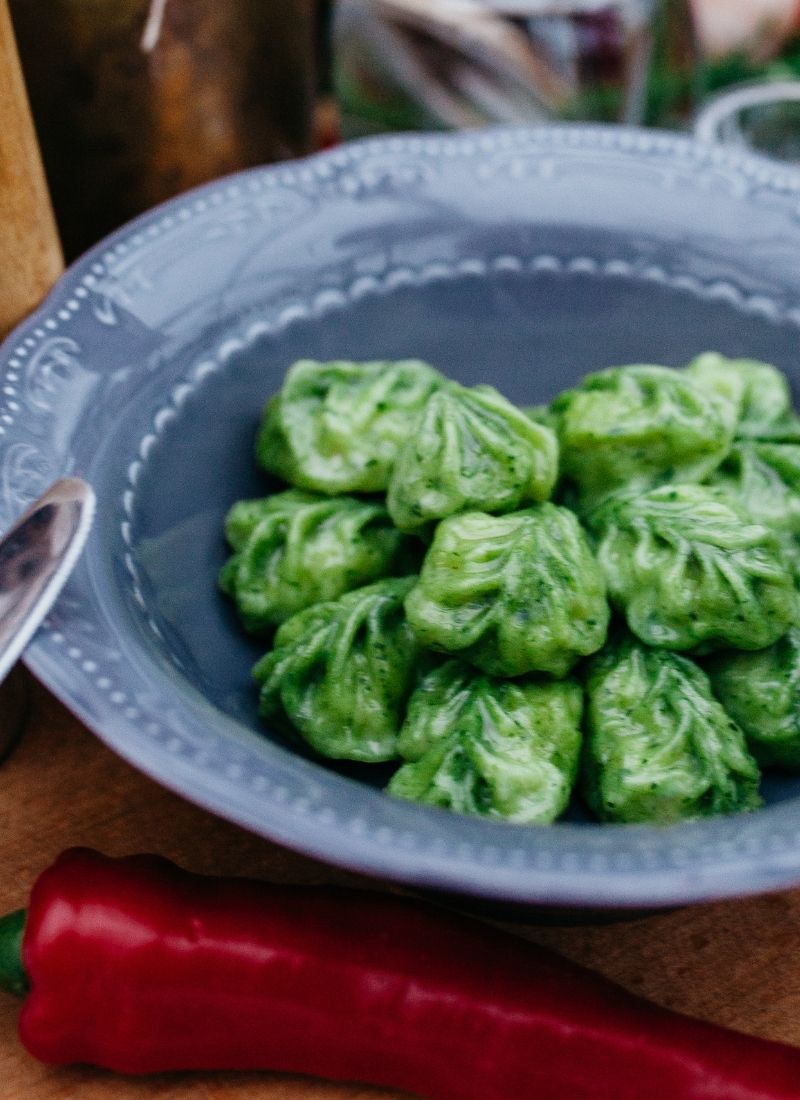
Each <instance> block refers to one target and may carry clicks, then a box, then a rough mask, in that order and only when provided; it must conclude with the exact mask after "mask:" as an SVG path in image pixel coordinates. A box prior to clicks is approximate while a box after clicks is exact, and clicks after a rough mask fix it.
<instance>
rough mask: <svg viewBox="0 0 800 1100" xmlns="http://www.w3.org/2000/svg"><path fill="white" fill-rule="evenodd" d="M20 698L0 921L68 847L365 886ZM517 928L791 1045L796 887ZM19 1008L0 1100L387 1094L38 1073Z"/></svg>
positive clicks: (712, 1016)
mask: <svg viewBox="0 0 800 1100" xmlns="http://www.w3.org/2000/svg"><path fill="white" fill-rule="evenodd" d="M26 675H27V674H26ZM31 694H32V707H31V711H30V716H29V718H28V721H27V723H26V729H25V732H24V735H23V737H22V740H21V742H20V743H19V745H18V746H17V748H16V750H15V751H14V753H13V754H12V756H11V757H10V759H9V760H8V761H7V762H6V763H5V764H4V765H2V767H0V837H2V844H0V912H5V911H7V910H10V909H14V908H17V907H19V906H21V905H24V904H25V901H26V898H27V895H28V890H29V888H30V885H31V883H32V881H33V879H34V878H35V876H36V875H37V873H38V872H39V871H40V870H42V869H43V868H44V867H45V866H46V865H47V864H48V863H49V862H50V861H51V860H52V859H53V858H54V857H55V856H56V855H57V854H58V852H60V851H61V850H62V849H63V848H66V847H69V846H70V845H74V844H83V845H90V846H92V847H95V848H98V849H100V850H102V851H104V852H107V853H109V854H111V855H122V854H126V853H131V852H144V851H148V852H160V853H161V854H162V855H166V856H168V857H170V858H171V859H174V860H176V861H177V862H179V863H181V864H182V865H184V866H185V867H188V868H190V869H192V870H195V871H200V872H207V873H214V874H226V873H231V874H247V875H254V876H257V877H261V878H264V879H269V880H273V881H278V882H303V883H315V882H343V883H351V884H361V883H363V881H364V880H360V879H358V878H356V877H355V876H353V875H348V874H345V873H343V872H341V871H337V870H334V869H332V868H328V867H326V866H324V865H322V864H320V863H316V862H314V861H312V860H309V859H306V858H304V857H303V856H300V855H296V854H294V853H292V852H289V851H287V850H286V849H284V848H280V847H278V846H277V845H274V844H271V843H269V842H267V841H265V840H262V839H259V838H258V837H255V836H253V835H251V834H249V833H247V832H245V831H244V830H242V829H239V828H237V827H236V826H234V825H230V824H228V823H227V822H225V821H221V820H219V819H218V818H215V817H213V816H212V815H210V814H208V813H206V812H205V811H203V810H201V809H198V808H197V807H195V806H193V805H190V804H189V803H188V802H185V801H184V800H182V799H181V798H179V797H178V796H176V795H174V794H172V793H170V792H169V791H167V790H164V789H163V788H162V787H160V786H158V785H157V784H155V783H153V782H152V781H151V780H149V779H147V778H145V777H144V776H142V775H140V774H139V773H138V772H136V771H134V769H133V768H131V767H129V765H127V764H126V763H124V762H123V761H122V760H121V759H119V757H117V756H115V755H114V754H113V753H112V752H111V751H110V750H109V749H107V748H106V747H105V746H104V745H103V744H101V743H100V741H99V740H97V739H96V738H95V737H94V736H93V735H92V734H90V733H89V732H88V731H87V730H86V729H85V728H84V727H83V726H82V725H81V723H80V722H78V721H77V720H76V719H75V718H74V717H72V715H70V714H69V713H68V712H67V711H66V710H65V709H64V708H63V707H62V706H61V705H60V704H59V703H58V702H56V701H55V700H54V699H53V697H52V696H51V695H50V694H49V693H48V692H47V691H46V690H45V689H44V688H42V687H40V686H39V685H36V684H34V685H33V687H32V693H31ZM370 885H373V886H374V885H381V884H376V883H375V882H371V883H370ZM514 931H515V932H516V933H517V934H519V935H523V936H526V937H529V938H530V939H533V940H536V941H538V942H540V943H543V944H547V945H549V946H551V947H553V948H555V949H556V950H558V951H560V952H562V953H563V954H564V955H568V956H570V957H571V958H573V959H576V960H578V961H580V962H582V963H584V964H586V965H588V966H591V967H593V968H595V969H597V970H599V971H602V972H603V973H604V974H606V975H608V976H609V977H611V978H614V979H615V980H617V981H619V982H620V983H621V984H623V985H625V986H627V987H628V988H629V989H632V990H635V991H636V992H638V993H641V994H644V995H645V996H647V997H650V998H652V999H653V1000H655V1001H658V1002H659V1003H661V1004H663V1005H668V1006H670V1007H673V1008H677V1009H680V1010H683V1011H685V1012H688V1013H691V1014H693V1015H696V1016H702V1017H705V1018H707V1019H709V1020H716V1021H718V1022H720V1023H723V1024H727V1025H729V1026H732V1027H736V1028H740V1029H741V1030H743V1031H749V1032H752V1033H754V1034H757V1035H764V1036H767V1037H770V1038H774V1039H782V1040H785V1041H786V1042H790V1043H795V1044H797V1045H799V1046H800V891H792V892H790V893H783V894H777V895H773V896H770V897H761V898H755V899H749V900H742V901H732V902H725V903H721V904H714V905H701V906H698V907H695V908H690V909H683V910H676V911H673V912H669V913H661V914H658V915H655V916H649V917H644V918H638V919H636V920H631V921H626V922H624V923H614V924H604V925H598V924H595V925H586V926H574V927H541V926H536V925H533V924H530V925H517V926H515V928H514ZM17 1012H18V1006H17V1004H16V1002H15V1001H14V999H13V998H11V997H8V996H5V995H3V994H0V1097H2V1100H18V1098H20V1097H25V1098H26V1100H66V1098H71V1097H76V1098H78V1097H79V1098H80V1100H145V1098H147V1100H151V1098H159V1100H167V1098H169V1100H177V1098H179V1097H180V1098H186V1100H245V1098H247V1100H301V1098H303V1100H356V1098H358V1100H380V1098H384V1097H389V1096H390V1095H391V1094H390V1093H388V1092H386V1091H385V1090H380V1089H371V1088H367V1087H358V1086H341V1085H332V1084H325V1083H321V1082H315V1081H311V1080H308V1079H300V1078H289V1077H285V1076H275V1075H270V1074H266V1073H265V1074H242V1075H236V1074H218V1075H216V1074H177V1075H169V1076H163V1077H155V1078H149V1079H137V1080H131V1079H121V1078H116V1077H113V1076H112V1075H110V1074H107V1073H102V1072H98V1071H95V1070H91V1069H83V1068H78V1069H48V1068H45V1067H43V1066H40V1065H38V1064H37V1063H36V1062H34V1061H33V1060H32V1059H31V1058H29V1057H28V1055H27V1054H26V1053H25V1052H24V1051H23V1050H22V1048H21V1047H20V1045H19V1043H18V1041H17V1037H16V1018H17ZM798 1094H799V1095H800V1086H799V1088H798ZM520 1100H522V1098H520ZM570 1100H573V1098H570ZM574 1100H580V1098H579V1097H575V1098H574ZM676 1100H680V1098H676Z"/></svg>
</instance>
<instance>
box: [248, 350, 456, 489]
mask: <svg viewBox="0 0 800 1100" xmlns="http://www.w3.org/2000/svg"><path fill="white" fill-rule="evenodd" d="M442 382H443V378H442V376H441V375H440V374H439V373H438V372H437V371H435V370H434V369H433V367H430V366H428V364H427V363H423V362H422V361H421V360H418V359H404V360H399V361H397V362H383V361H378V362H367V363H351V362H346V361H341V362H332V363H319V362H316V361H315V360H311V359H302V360H300V361H299V362H297V363H295V364H294V365H293V366H292V367H291V368H290V369H289V371H288V372H287V374H286V379H285V381H284V384H283V386H282V388H281V391H280V393H279V394H278V395H277V396H276V397H274V398H273V399H272V400H271V401H270V402H269V404H268V405H267V407H266V409H265V411H264V418H263V421H262V424H261V429H260V432H259V435H258V440H257V443H256V455H257V457H258V460H259V462H260V463H261V465H262V466H263V467H264V469H265V470H268V471H269V472H270V473H273V474H277V475H278V477H280V478H283V480H284V481H288V482H289V483H290V484H291V485H295V486H297V487H298V488H300V489H310V490H312V491H314V492H319V493H325V494H327V495H329V496H330V495H335V494H337V493H378V492H384V491H385V490H386V487H387V485H388V484H389V475H390V474H391V471H392V467H393V466H394V463H395V459H396V458H397V453H398V451H399V449H400V446H401V445H402V444H403V443H404V442H405V440H406V439H407V438H408V435H409V432H410V431H411V425H412V423H413V421H414V419H415V417H416V414H417V413H418V412H419V411H420V410H421V409H422V408H423V407H424V405H425V402H426V401H427V400H428V398H429V397H430V395H431V394H432V393H433V392H434V391H435V390H436V389H438V387H439V386H440V385H441V384H442Z"/></svg>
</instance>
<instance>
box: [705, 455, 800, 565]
mask: <svg viewBox="0 0 800 1100" xmlns="http://www.w3.org/2000/svg"><path fill="white" fill-rule="evenodd" d="M709 484H710V485H715V486H718V487H719V488H720V489H724V490H725V491H726V492H728V493H730V494H731V495H732V496H733V497H734V498H735V499H736V500H737V501H738V502H739V504H740V505H741V506H742V507H743V508H744V509H745V511H746V512H747V514H748V515H749V516H750V518H751V519H753V520H755V521H756V522H757V523H762V524H764V526H765V527H769V528H770V529H771V530H772V531H774V532H775V533H776V534H777V535H778V538H779V539H780V542H781V546H782V547H783V551H784V554H785V556H786V559H787V561H788V563H789V564H790V566H791V567H792V570H793V571H794V573H795V574H796V575H797V574H798V573H800V446H798V445H797V444H795V443H763V442H761V441H759V440H742V441H740V442H737V443H735V444H734V445H733V447H732V449H731V452H730V454H729V455H728V457H727V458H726V459H725V461H724V462H723V463H722V465H721V466H720V467H719V469H717V470H715V471H714V473H713V475H712V476H711V478H710V480H709Z"/></svg>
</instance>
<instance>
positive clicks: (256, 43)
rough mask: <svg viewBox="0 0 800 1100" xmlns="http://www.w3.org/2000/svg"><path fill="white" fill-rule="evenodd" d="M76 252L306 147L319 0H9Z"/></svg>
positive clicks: (71, 249) (51, 176)
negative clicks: (223, 179) (157, 208)
mask: <svg viewBox="0 0 800 1100" xmlns="http://www.w3.org/2000/svg"><path fill="white" fill-rule="evenodd" d="M10 7H11V13H12V19H13V21H14V28H15V31H16V35H17V42H18V46H19V52H20V57H21V59H22V66H23V70H24V73H25V78H26V82H27V85H28V93H29V96H30V100H31V106H32V110H33V115H34V121H35V123H36V129H37V133H38V136H39V143H40V145H41V149H42V155H43V159H44V163H45V170H46V172H47V177H48V182H49V185H50V189H51V193H52V197H53V204H54V207H55V211H56V217H57V220H58V223H59V228H60V231H61V234H62V238H63V243H64V249H65V252H66V254H67V256H68V257H73V256H75V255H76V254H78V253H79V252H81V251H83V250H84V249H85V248H86V247H87V246H88V245H90V244H92V243H93V242H94V241H96V240H98V239H99V238H100V237H101V236H103V235H104V234H105V233H107V232H108V231H110V230H111V229H113V228H115V227H117V226H119V225H120V224H122V223H123V222H124V221H127V220H128V219H129V218H131V217H133V216H134V215H135V214H138V213H140V212H141V211H142V210H145V209H147V208H148V207H150V206H152V205H154V204H155V203H158V202H160V201H162V200H163V199H166V198H169V197H170V196H172V195H175V194H177V193H179V192H181V191H184V190H186V189H187V188H189V187H192V186H194V185H195V184H198V183H202V182H204V181H206V180H209V179H213V178H215V177H217V176H221V175H224V174H226V173H228V172H232V171H235V170H237V169H240V168H245V167H249V166H251V165H255V164H261V163H266V162H269V161H275V160H280V159H283V158H286V157H290V156H295V155H298V154H302V153H305V152H308V151H309V149H310V147H311V143H312V115H313V104H314V34H313V25H314V0H267V2H265V0H224V2H220V0H10Z"/></svg>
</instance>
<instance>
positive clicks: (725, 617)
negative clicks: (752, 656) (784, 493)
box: [592, 485, 797, 651]
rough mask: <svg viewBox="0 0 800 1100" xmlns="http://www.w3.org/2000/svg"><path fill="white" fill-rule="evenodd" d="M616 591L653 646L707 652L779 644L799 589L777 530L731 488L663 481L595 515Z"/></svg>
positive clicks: (633, 624)
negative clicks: (761, 520)
mask: <svg viewBox="0 0 800 1100" xmlns="http://www.w3.org/2000/svg"><path fill="white" fill-rule="evenodd" d="M592 523H593V525H594V528H595V531H596V533H597V535H598V545H597V557H598V561H599V562H600V565H601V567H602V569H603V572H604V574H605V578H606V582H607V584H608V592H609V597H610V599H611V601H612V603H614V604H615V605H616V606H617V607H618V608H619V609H620V610H621V611H622V612H623V614H624V615H625V618H626V619H627V622H628V625H629V627H630V628H631V630H632V631H633V633H634V634H635V635H636V636H637V637H638V638H640V639H641V640H642V641H643V642H646V643H647V644H648V645H652V646H658V647H661V648H665V649H676V650H691V649H695V648H697V647H701V648H702V650H703V651H708V650H709V649H720V648H725V647H728V646H732V647H733V648H736V649H761V648H763V647H764V646H767V645H771V644H772V642H774V641H776V640H777V639H778V638H779V637H780V636H781V634H783V633H784V631H786V630H787V629H788V627H789V626H790V624H791V623H792V622H793V621H794V620H795V617H796V614H797V597H796V595H795V590H794V583H793V578H792V574H791V570H790V568H789V566H788V565H787V563H786V561H785V558H784V555H783V553H782V550H781V547H780V543H779V540H778V537H777V535H775V533H774V532H773V531H771V530H769V529H768V528H767V527H765V526H764V525H763V524H761V523H756V522H755V521H754V520H752V519H751V518H750V516H748V515H747V513H746V512H745V511H744V510H743V509H742V508H741V507H740V505H739V504H737V502H736V501H735V500H734V499H733V498H732V497H731V496H730V495H729V494H728V493H727V492H725V491H724V490H722V489H719V488H713V487H710V486H706V485H662V486H660V487H659V488H657V489H651V490H650V491H649V492H646V493H632V494H619V495H618V496H617V497H613V498H611V499H610V500H608V501H607V502H606V503H605V504H604V505H603V506H602V508H600V509H599V510H597V511H596V512H595V513H594V514H593V515H592Z"/></svg>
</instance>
